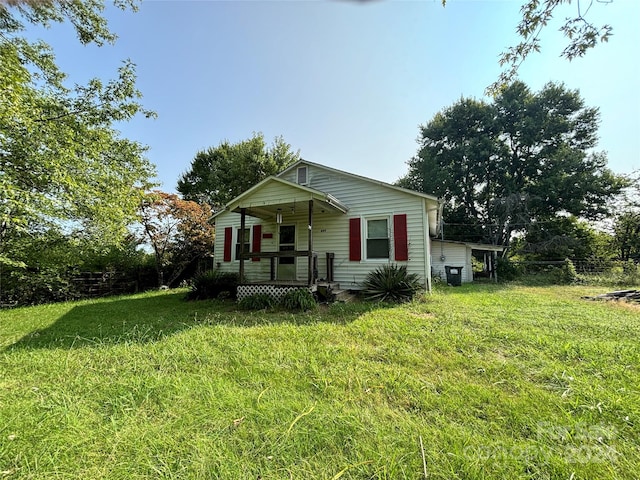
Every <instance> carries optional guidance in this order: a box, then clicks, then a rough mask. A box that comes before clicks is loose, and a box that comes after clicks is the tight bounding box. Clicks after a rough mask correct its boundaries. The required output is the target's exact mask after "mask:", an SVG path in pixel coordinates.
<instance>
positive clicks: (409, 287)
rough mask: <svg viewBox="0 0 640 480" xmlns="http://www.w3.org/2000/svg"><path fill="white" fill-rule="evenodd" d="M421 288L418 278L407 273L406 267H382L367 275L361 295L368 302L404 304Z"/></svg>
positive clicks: (413, 274)
mask: <svg viewBox="0 0 640 480" xmlns="http://www.w3.org/2000/svg"><path fill="white" fill-rule="evenodd" d="M422 288H423V286H422V284H421V283H420V277H418V275H416V274H415V273H409V272H407V267H406V265H401V266H398V265H383V266H382V267H379V268H377V269H376V270H375V271H373V272H370V273H369V275H367V278H366V279H365V281H364V291H363V294H364V296H365V298H367V299H368V300H375V301H379V302H406V301H409V300H411V299H412V298H413V296H414V295H415V294H416V293H417V292H418V291H419V290H420V289H422Z"/></svg>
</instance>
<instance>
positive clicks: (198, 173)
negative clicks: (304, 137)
mask: <svg viewBox="0 0 640 480" xmlns="http://www.w3.org/2000/svg"><path fill="white" fill-rule="evenodd" d="M299 159H300V152H299V151H298V152H294V151H292V150H291V145H289V144H288V143H286V142H285V141H284V139H283V138H282V137H276V138H275V139H274V141H273V144H272V145H271V146H270V147H268V146H267V145H266V143H265V140H264V136H263V135H262V133H257V134H256V133H254V135H253V136H252V137H251V138H250V139H248V140H243V141H241V142H238V143H229V142H228V141H224V142H222V143H220V144H219V145H218V146H217V147H210V148H208V149H207V150H204V151H200V152H198V153H197V154H196V156H195V158H194V159H193V161H192V162H191V168H190V169H189V171H188V172H186V173H184V174H182V175H181V177H180V179H179V180H178V187H177V189H178V192H180V193H181V194H182V196H183V197H184V198H185V199H186V200H193V201H196V202H199V203H207V204H209V205H211V206H212V208H213V209H214V210H215V211H218V210H220V209H221V208H223V207H224V206H225V205H226V204H227V203H228V202H229V201H231V200H232V199H233V198H235V197H237V196H238V195H240V194H241V193H242V192H244V191H245V190H248V189H249V188H251V187H252V186H254V185H255V184H257V183H259V182H260V181H261V180H263V179H265V178H267V177H268V176H270V175H275V174H276V173H278V172H280V171H281V170H284V169H285V168H286V167H288V166H289V165H291V164H293V163H294V162H296V161H297V160H299Z"/></svg>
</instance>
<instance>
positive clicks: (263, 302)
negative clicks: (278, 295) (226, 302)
mask: <svg viewBox="0 0 640 480" xmlns="http://www.w3.org/2000/svg"><path fill="white" fill-rule="evenodd" d="M277 304H278V302H277V301H276V299H275V298H273V296H272V295H269V294H268V293H256V294H254V295H248V296H246V297H244V298H243V299H242V300H240V301H239V302H238V306H239V307H240V308H241V309H243V310H266V309H270V308H273V307H275V306H276V305H277Z"/></svg>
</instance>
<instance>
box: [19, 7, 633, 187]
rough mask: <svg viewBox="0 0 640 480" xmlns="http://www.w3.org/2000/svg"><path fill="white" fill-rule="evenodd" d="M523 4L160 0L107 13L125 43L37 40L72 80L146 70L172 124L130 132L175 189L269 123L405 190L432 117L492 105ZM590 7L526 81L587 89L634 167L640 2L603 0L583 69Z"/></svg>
mask: <svg viewBox="0 0 640 480" xmlns="http://www.w3.org/2000/svg"><path fill="white" fill-rule="evenodd" d="M523 2H524V0H458V1H456V0H448V2H447V4H446V7H443V6H442V4H441V1H440V0H424V1H389V0H387V1H385V0H377V1H376V0H373V1H364V2H363V1H347V0H318V1H311V0H308V1H302V0H300V1H298V0H288V1H285V0H281V1H267V0H263V1H176V0H174V1H158V0H155V1H153V0H149V1H143V2H142V4H141V5H140V9H139V11H138V12H136V13H133V12H131V11H126V12H122V11H120V10H118V9H116V8H114V7H109V8H107V10H106V11H105V15H106V17H107V18H108V20H109V25H110V28H111V30H112V31H113V32H114V33H116V34H117V35H118V37H119V38H118V40H117V42H116V44H115V45H113V46H111V45H107V46H103V47H100V48H98V47H95V46H88V47H83V46H81V45H80V44H79V42H78V41H77V40H76V38H75V36H74V33H73V31H72V30H71V28H70V27H68V26H54V27H52V28H50V29H48V30H38V31H35V30H34V31H30V33H29V34H30V35H34V36H37V37H39V38H42V39H43V40H45V41H47V42H48V43H49V44H50V45H52V46H53V48H54V51H55V53H56V57H57V60H58V64H59V66H60V67H61V69H62V70H63V71H65V72H66V73H67V74H68V75H69V82H70V84H73V83H78V84H82V83H85V82H86V81H87V80H88V79H90V78H92V77H100V78H103V79H104V80H108V79H111V78H115V77H116V71H117V68H118V67H119V66H120V65H121V62H122V61H123V60H125V59H131V60H132V61H133V62H134V63H135V64H136V65H137V74H138V81H137V86H138V88H139V90H140V91H141V92H142V94H143V96H144V97H143V100H142V103H143V104H144V106H145V107H146V108H149V109H152V110H155V111H156V112H157V113H158V118H157V119H155V120H153V119H146V118H143V117H141V118H136V119H134V120H133V121H131V122H128V123H125V124H120V125H118V129H119V130H120V131H121V133H122V136H124V137H127V138H130V139H132V140H137V141H139V142H141V143H143V144H145V145H148V146H149V151H148V158H149V160H150V161H151V162H152V163H154V164H155V165H156V168H157V173H158V178H157V181H158V182H159V183H160V188H162V189H163V190H165V191H168V192H174V191H175V188H176V182H177V180H178V178H179V176H180V174H182V173H184V172H186V171H187V170H188V169H189V168H190V165H191V162H192V160H193V158H194V156H195V155H196V153H197V152H198V151H200V150H204V149H206V148H208V147H214V146H217V145H218V144H220V143H221V142H222V141H224V140H228V141H230V142H237V141H240V140H244V139H247V138H249V137H251V135H252V133H253V132H262V133H263V134H264V136H265V138H266V140H267V141H268V142H271V141H272V140H273V138H274V137H275V136H278V135H282V136H283V138H284V140H285V141H286V142H288V143H289V144H291V146H292V147H293V149H294V150H299V151H300V154H301V156H302V158H304V159H307V160H310V161H312V162H316V163H321V164H324V165H327V166H330V167H333V168H338V169H341V170H346V171H348V172H351V173H355V174H358V175H363V176H366V177H370V178H374V179H377V180H382V181H386V182H390V183H392V182H395V181H396V180H397V179H399V178H400V177H402V176H403V175H405V174H406V173H407V168H408V167H407V165H406V162H407V161H408V160H409V159H410V158H411V157H412V156H414V155H415V154H416V152H417V149H418V143H417V137H418V133H419V125H421V124H425V123H427V122H428V121H429V120H430V119H431V118H432V117H433V116H434V115H435V114H436V113H437V112H439V111H441V110H443V109H444V108H446V107H448V106H451V105H452V104H453V103H455V102H456V101H458V100H460V98H462V97H473V98H477V99H483V98H484V99H485V100H488V98H486V97H485V96H484V91H485V88H486V87H487V86H488V85H489V84H491V83H492V82H493V81H494V80H495V79H496V78H497V77H498V75H499V73H500V66H499V65H498V57H499V55H500V53H501V52H503V51H504V50H505V49H506V48H507V47H508V46H511V45H515V44H516V43H517V41H518V37H517V36H516V34H515V28H516V25H517V23H518V21H519V19H520V16H519V9H520V6H521V4H522V3H523ZM578 3H581V4H582V7H583V9H584V8H585V6H586V5H587V4H588V3H589V0H582V1H581V2H578ZM576 9H577V3H576V1H574V2H573V3H572V4H571V5H565V6H563V7H562V10H557V13H556V18H555V19H554V22H552V23H551V24H550V25H549V27H548V28H547V29H546V30H545V32H544V34H543V35H542V51H541V53H539V54H535V55H533V56H530V57H529V58H528V59H527V60H526V61H525V63H524V64H523V65H522V67H521V69H520V72H519V78H520V79H521V80H522V81H524V82H525V83H526V84H527V85H529V86H530V87H531V88H532V89H533V90H534V91H538V90H540V89H541V88H542V87H543V86H544V85H545V84H546V83H548V82H551V81H553V82H564V84H565V85H566V86H567V87H568V88H570V89H578V90H579V91H580V93H581V95H582V97H583V99H584V100H585V102H586V104H587V105H588V106H590V107H598V108H599V109H600V113H601V124H600V129H599V135H600V142H599V145H598V147H597V150H598V151H606V152H607V153H608V158H609V167H610V168H611V169H612V170H613V171H614V172H617V173H630V172H631V171H633V170H637V169H640V67H639V65H640V55H639V51H638V50H639V49H640V28H639V26H640V2H639V1H637V0H614V1H613V2H611V3H601V2H598V1H596V2H594V3H593V6H592V8H591V10H590V11H589V13H588V16H587V18H588V19H589V20H592V21H593V22H594V23H597V24H604V23H608V24H610V25H612V27H613V37H612V38H611V40H610V41H609V42H608V43H606V44H602V45H599V46H597V47H596V48H595V49H593V50H591V51H589V53H587V55H586V56H585V57H583V58H581V59H577V60H574V61H572V62H569V61H567V60H565V59H562V58H560V53H561V51H562V49H563V48H564V46H565V44H566V39H564V38H563V37H562V35H561V34H560V33H559V32H558V28H559V27H560V25H561V23H562V19H564V18H565V17H568V16H572V15H575V13H576Z"/></svg>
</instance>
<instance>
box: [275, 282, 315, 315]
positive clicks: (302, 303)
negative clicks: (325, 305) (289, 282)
mask: <svg viewBox="0 0 640 480" xmlns="http://www.w3.org/2000/svg"><path fill="white" fill-rule="evenodd" d="M280 305H282V306H283V307H284V308H286V309H287V310H294V311H301V312H306V311H307V310H315V309H316V308H318V304H317V303H316V299H315V298H314V297H313V294H312V293H311V292H310V291H309V290H307V289H306V288H295V289H293V290H290V291H288V292H287V293H285V294H284V295H283V296H282V298H281V299H280Z"/></svg>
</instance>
